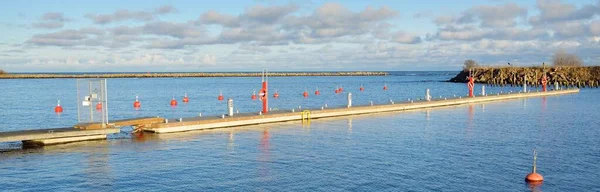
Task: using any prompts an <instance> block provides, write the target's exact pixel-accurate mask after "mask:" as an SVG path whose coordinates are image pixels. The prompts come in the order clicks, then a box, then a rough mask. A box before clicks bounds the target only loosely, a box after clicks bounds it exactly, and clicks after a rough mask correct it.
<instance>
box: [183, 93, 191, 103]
mask: <svg viewBox="0 0 600 192" xmlns="http://www.w3.org/2000/svg"><path fill="white" fill-rule="evenodd" d="M182 101H183V102H184V103H187V102H190V98H189V97H188V96H187V93H185V94H184V95H183V99H182Z"/></svg>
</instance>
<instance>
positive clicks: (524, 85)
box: [523, 77, 527, 93]
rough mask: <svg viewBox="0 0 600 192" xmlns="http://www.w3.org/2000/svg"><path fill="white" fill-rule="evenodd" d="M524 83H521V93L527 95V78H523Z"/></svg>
mask: <svg viewBox="0 0 600 192" xmlns="http://www.w3.org/2000/svg"><path fill="white" fill-rule="evenodd" d="M524 79H525V81H523V93H527V77H524Z"/></svg>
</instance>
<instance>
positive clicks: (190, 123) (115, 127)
mask: <svg viewBox="0 0 600 192" xmlns="http://www.w3.org/2000/svg"><path fill="white" fill-rule="evenodd" d="M578 92H579V89H566V90H554V91H548V92H530V93H508V94H497V95H490V96H487V95H486V96H481V97H464V98H463V97H458V98H456V97H455V98H452V99H448V98H444V99H442V98H440V99H436V100H433V99H432V100H431V101H426V100H422V101H415V100H410V99H409V100H408V101H407V102H403V103H394V102H390V103H389V104H373V103H372V102H371V103H370V104H369V105H363V106H356V105H352V103H351V99H352V98H351V94H348V95H349V98H348V99H349V100H348V101H349V103H348V105H347V106H345V107H340V108H320V109H314V110H308V112H307V109H304V110H297V112H296V111H295V110H294V109H292V110H290V111H270V112H269V113H266V114H265V113H260V112H258V113H246V114H239V113H236V114H235V116H234V115H233V112H232V109H233V101H232V100H230V103H228V112H229V113H228V114H229V115H227V116H225V115H222V116H200V115H199V116H197V117H191V118H178V119H171V120H169V119H163V118H160V117H144V118H135V119H124V120H119V121H114V122H111V123H109V124H108V125H107V126H104V127H109V128H102V127H103V126H100V125H98V124H78V125H75V126H74V127H69V128H54V129H40V130H25V131H12V132H0V142H15V141H22V142H23V144H24V145H34V146H40V145H51V144H60V143H69V142H76V141H86V140H98V139H106V136H107V135H108V134H115V133H119V132H120V127H121V126H133V127H134V128H136V130H143V131H146V132H153V133H173V132H184V131H193V130H203V129H215V128H225V127H236V126H246V125H255V124H265V123H277V122H285V121H296V120H298V121H300V120H303V118H305V120H310V119H318V118H327V117H338V116H347V115H359V114H369V113H381V112H392V111H406V110H417V109H430V108H436V107H446V106H456V105H463V104H469V103H480V102H493V101H502V100H509V99H521V98H528V97H543V96H552V95H562V94H573V93H578ZM325 106H327V105H325ZM299 108H300V107H299ZM303 114H309V119H306V116H303Z"/></svg>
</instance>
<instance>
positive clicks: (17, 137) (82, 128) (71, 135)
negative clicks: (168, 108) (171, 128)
mask: <svg viewBox="0 0 600 192" xmlns="http://www.w3.org/2000/svg"><path fill="white" fill-rule="evenodd" d="M158 122H164V119H163V118H158V117H144V118H134V119H124V120H119V121H115V122H112V123H110V124H109V126H108V128H103V127H102V125H101V124H77V125H75V126H73V127H65V128H53V129H38V130H23V131H10V132H0V142H15V141H22V142H23V144H24V145H26V146H43V145H53V144H61V143H70V142H76V141H88V140H98V139H106V135H108V134H115V133H119V132H121V129H120V127H123V126H143V125H147V124H152V123H158Z"/></svg>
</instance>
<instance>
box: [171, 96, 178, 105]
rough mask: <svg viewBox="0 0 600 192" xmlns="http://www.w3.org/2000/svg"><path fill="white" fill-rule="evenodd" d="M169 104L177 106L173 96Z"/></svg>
mask: <svg viewBox="0 0 600 192" xmlns="http://www.w3.org/2000/svg"><path fill="white" fill-rule="evenodd" d="M171 106H177V100H175V97H173V99H171Z"/></svg>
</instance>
